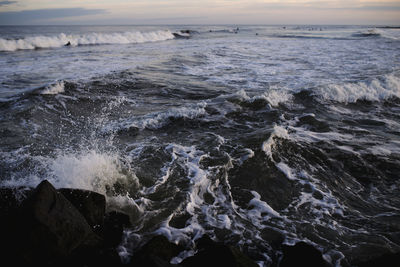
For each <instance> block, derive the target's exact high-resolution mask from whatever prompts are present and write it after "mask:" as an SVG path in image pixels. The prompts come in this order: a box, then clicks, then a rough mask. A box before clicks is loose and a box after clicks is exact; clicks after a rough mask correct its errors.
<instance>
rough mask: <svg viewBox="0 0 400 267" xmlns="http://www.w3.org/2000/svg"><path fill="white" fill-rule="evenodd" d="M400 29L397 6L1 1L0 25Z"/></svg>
mask: <svg viewBox="0 0 400 267" xmlns="http://www.w3.org/2000/svg"><path fill="white" fill-rule="evenodd" d="M114 24H117V25H122V24H133V25H154V24H164V25H165V24H167V25H168V24H169V25H171V24H268V25H285V24H330V25H395V26H399V25H400V0H383V1H379V0H319V1H317V0H311V1H308V0H214V1H211V0H62V1H61V0H16V1H1V0H0V25H114Z"/></svg>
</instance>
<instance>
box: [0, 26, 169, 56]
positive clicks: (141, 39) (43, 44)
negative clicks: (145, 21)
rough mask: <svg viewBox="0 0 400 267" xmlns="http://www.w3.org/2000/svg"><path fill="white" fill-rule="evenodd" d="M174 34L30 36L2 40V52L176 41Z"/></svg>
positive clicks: (156, 32) (61, 34)
mask: <svg viewBox="0 0 400 267" xmlns="http://www.w3.org/2000/svg"><path fill="white" fill-rule="evenodd" d="M174 38H175V37H174V35H173V33H172V32H170V31H168V30H159V31H151V32H138V31H135V32H122V33H117V32H116V33H89V34H84V35H73V34H72V35H69V34H65V33H60V34H59V35H56V36H43V35H39V36H30V37H26V38H23V39H11V40H9V39H3V38H0V51H3V52H4V51H16V50H25V49H26V50H29V49H39V48H57V47H62V46H65V45H66V44H70V45H71V46H79V45H100V44H131V43H146V42H157V41H165V40H170V39H174Z"/></svg>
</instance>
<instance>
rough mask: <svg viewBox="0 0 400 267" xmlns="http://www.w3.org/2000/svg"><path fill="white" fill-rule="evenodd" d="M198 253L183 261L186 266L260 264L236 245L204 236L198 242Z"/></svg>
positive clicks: (249, 266)
mask: <svg viewBox="0 0 400 267" xmlns="http://www.w3.org/2000/svg"><path fill="white" fill-rule="evenodd" d="M197 248H198V252H197V254H196V255H194V256H192V257H189V258H186V259H185V260H183V261H182V262H181V265H182V266H185V267H197V266H199V267H200V266H207V267H212V266H218V267H219V266H236V267H253V266H254V267H257V266H258V265H257V264H256V263H255V262H254V261H253V260H251V259H250V258H249V257H247V256H246V255H244V254H243V253H242V252H241V251H240V250H238V249H237V248H235V247H232V246H228V245H224V244H222V243H217V242H214V241H212V240H211V239H210V238H209V237H207V236H204V237H202V238H200V239H199V240H198V242H197Z"/></svg>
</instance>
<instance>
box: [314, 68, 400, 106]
mask: <svg viewBox="0 0 400 267" xmlns="http://www.w3.org/2000/svg"><path fill="white" fill-rule="evenodd" d="M314 94H316V95H318V97H320V98H322V100H328V101H336V102H341V103H355V102H357V101H358V100H367V101H382V100H388V99H390V98H393V97H397V98H400V78H399V77H397V76H396V75H394V74H389V75H385V76H383V77H379V78H375V79H373V80H371V81H367V82H357V83H344V84H332V85H328V86H326V87H321V88H319V89H318V90H317V91H316V92H314Z"/></svg>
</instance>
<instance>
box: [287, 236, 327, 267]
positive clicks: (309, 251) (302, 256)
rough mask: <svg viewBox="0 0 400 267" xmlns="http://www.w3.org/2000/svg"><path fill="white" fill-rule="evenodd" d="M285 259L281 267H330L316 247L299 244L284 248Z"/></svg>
mask: <svg viewBox="0 0 400 267" xmlns="http://www.w3.org/2000/svg"><path fill="white" fill-rule="evenodd" d="M282 250H283V258H282V260H281V262H280V264H279V267H293V266H308V267H329V266H330V264H329V263H327V262H326V261H325V260H324V259H323V258H322V253H321V252H320V251H319V250H318V249H316V248H315V247H313V246H311V245H309V244H307V243H305V242H299V243H297V244H296V245H294V246H286V245H285V246H283V248H282Z"/></svg>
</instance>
